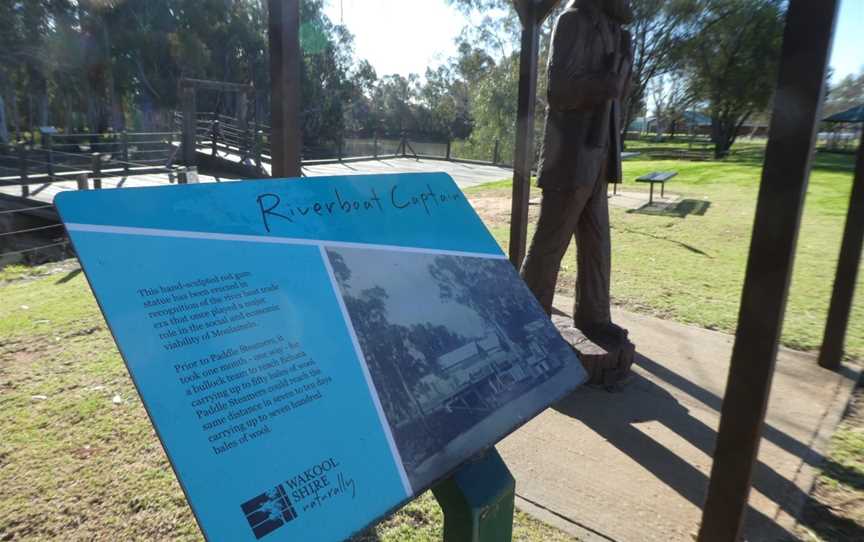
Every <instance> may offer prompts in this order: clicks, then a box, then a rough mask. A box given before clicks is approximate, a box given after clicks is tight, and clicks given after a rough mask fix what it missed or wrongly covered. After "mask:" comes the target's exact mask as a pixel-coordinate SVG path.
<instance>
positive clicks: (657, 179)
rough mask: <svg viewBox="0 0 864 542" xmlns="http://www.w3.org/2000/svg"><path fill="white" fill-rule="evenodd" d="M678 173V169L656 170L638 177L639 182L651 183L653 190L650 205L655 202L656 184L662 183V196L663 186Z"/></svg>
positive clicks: (649, 198)
mask: <svg viewBox="0 0 864 542" xmlns="http://www.w3.org/2000/svg"><path fill="white" fill-rule="evenodd" d="M676 175H678V172H677V171H654V172H652V173H649V174H647V175H642V176H641V177H637V178H636V182H638V183H651V191H650V192H649V194H648V205H652V204H653V203H654V185H655V184H657V183H660V197H661V198H662V197H663V188H664V187H665V186H666V181H668V180H669V179H671V178H672V177H674V176H676Z"/></svg>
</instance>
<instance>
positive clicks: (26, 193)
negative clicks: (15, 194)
mask: <svg viewBox="0 0 864 542" xmlns="http://www.w3.org/2000/svg"><path fill="white" fill-rule="evenodd" d="M18 166H19V167H20V168H21V173H20V176H21V197H22V198H29V197H30V185H29V184H28V180H27V177H28V175H29V170H30V168H29V167H28V164H27V145H18Z"/></svg>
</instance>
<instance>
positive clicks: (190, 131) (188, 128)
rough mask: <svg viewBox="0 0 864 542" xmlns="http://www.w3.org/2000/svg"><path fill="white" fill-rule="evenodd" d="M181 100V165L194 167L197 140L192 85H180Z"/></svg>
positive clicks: (193, 89) (193, 88)
mask: <svg viewBox="0 0 864 542" xmlns="http://www.w3.org/2000/svg"><path fill="white" fill-rule="evenodd" d="M180 92H181V94H182V96H181V98H182V100H183V143H182V148H183V165H185V166H194V165H196V164H197V161H196V158H195V141H196V140H197V134H196V132H197V130H198V126H197V124H198V123H197V122H196V116H197V112H196V107H195V87H194V86H192V85H181V90H180Z"/></svg>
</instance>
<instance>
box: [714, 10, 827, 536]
mask: <svg viewBox="0 0 864 542" xmlns="http://www.w3.org/2000/svg"><path fill="white" fill-rule="evenodd" d="M838 5H839V0H822V1H820V2H813V1H812V0H790V2H789V8H788V12H787V14H786V29H785V32H784V36H783V49H782V54H781V59H780V72H779V79H778V86H777V92H776V94H775V99H774V110H773V114H772V116H771V129H770V138H769V140H768V146H767V148H766V152H765V164H764V167H763V170H762V182H761V184H760V187H759V198H758V201H757V204H756V219H755V222H754V224H753V238H752V240H751V242H750V254H749V257H748V260H747V274H746V276H745V278H744V289H743V292H742V294H741V308H740V312H739V317H738V329H737V332H736V334H735V346H734V347H733V350H732V360H731V365H730V368H729V377H728V380H727V382H726V393H725V394H724V396H723V407H722V412H721V418H720V429H719V431H718V434H717V444H716V448H715V451H714V455H713V457H714V463H713V466H712V468H711V480H710V482H709V486H708V497H707V500H706V502H705V507H704V510H703V516H702V525H701V528H700V531H699V541H700V542H715V541H717V542H720V541H722V542H732V541H735V540H738V539H739V537H740V535H741V530H742V525H743V520H744V516H745V513H746V510H747V499H748V496H749V493H750V485H751V480H752V474H753V469H754V466H755V464H756V457H757V453H758V451H759V442H760V440H761V437H762V428H763V425H764V421H765V409H766V407H767V404H768V397H769V395H770V391H771V380H772V377H773V375H774V364H775V359H776V356H777V344H778V341H779V339H780V332H781V329H782V322H783V315H784V312H785V308H786V298H787V294H788V290H789V281H790V278H791V275H792V264H793V261H794V257H795V244H796V241H797V237H798V229H799V226H800V222H801V210H802V208H803V205H804V196H805V194H806V191H807V181H808V178H809V176H810V162H811V157H812V154H813V147H814V144H815V139H816V129H817V126H818V122H819V118H820V115H819V113H820V108H821V104H822V98H823V94H824V89H825V74H826V70H827V68H828V57H829V54H830V52H831V42H832V39H833V35H834V25H835V21H836V18H837V7H838Z"/></svg>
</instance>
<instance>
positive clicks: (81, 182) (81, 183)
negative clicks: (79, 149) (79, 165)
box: [75, 173, 89, 190]
mask: <svg viewBox="0 0 864 542" xmlns="http://www.w3.org/2000/svg"><path fill="white" fill-rule="evenodd" d="M75 181H76V182H77V184H78V190H87V189H88V188H89V186H88V184H87V174H86V173H80V174H78V177H77V178H76V179H75Z"/></svg>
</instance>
